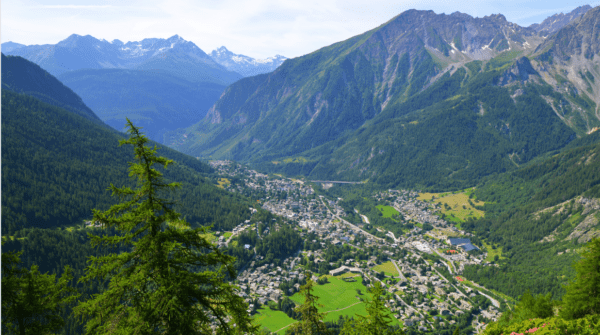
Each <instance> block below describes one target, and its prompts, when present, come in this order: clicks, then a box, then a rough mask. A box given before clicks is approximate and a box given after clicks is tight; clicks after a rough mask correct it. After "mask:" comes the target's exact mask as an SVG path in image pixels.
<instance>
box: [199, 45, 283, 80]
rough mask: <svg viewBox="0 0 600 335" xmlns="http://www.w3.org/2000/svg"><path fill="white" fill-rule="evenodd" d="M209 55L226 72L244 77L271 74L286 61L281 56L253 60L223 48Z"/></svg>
mask: <svg viewBox="0 0 600 335" xmlns="http://www.w3.org/2000/svg"><path fill="white" fill-rule="evenodd" d="M209 55H210V57H211V58H212V59H213V60H214V61H215V62H217V63H219V64H221V65H223V66H224V67H225V68H226V69H227V70H229V71H235V72H237V73H239V74H241V75H242V76H244V77H251V76H256V75H259V74H263V73H269V72H273V71H274V70H275V69H276V68H277V67H279V65H281V64H282V63H283V62H284V61H285V60H286V59H287V57H284V56H281V55H275V56H274V57H268V58H266V59H255V58H252V57H248V56H244V55H238V54H234V53H233V52H231V51H229V50H227V48H226V47H224V46H222V47H220V48H218V49H216V50H213V51H212V52H211V53H210V54H209Z"/></svg>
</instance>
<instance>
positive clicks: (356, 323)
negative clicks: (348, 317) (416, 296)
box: [342, 281, 404, 335]
mask: <svg viewBox="0 0 600 335" xmlns="http://www.w3.org/2000/svg"><path fill="white" fill-rule="evenodd" d="M371 294H372V295H373V299H372V300H371V301H368V302H367V306H366V309H367V316H362V315H357V316H356V319H354V320H352V321H348V322H346V323H345V324H344V328H343V329H342V334H343V335H354V334H356V335H358V334H369V335H387V334H389V335H391V334H404V332H403V331H402V330H394V329H393V328H392V327H391V323H392V317H391V316H390V314H389V312H388V310H387V308H386V307H385V304H384V299H383V294H384V291H383V287H381V283H380V282H378V281H376V282H375V284H374V285H373V288H372V289H371Z"/></svg>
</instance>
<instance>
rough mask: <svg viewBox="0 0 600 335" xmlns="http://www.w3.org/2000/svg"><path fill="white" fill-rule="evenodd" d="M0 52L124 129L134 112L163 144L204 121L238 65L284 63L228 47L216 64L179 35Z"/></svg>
mask: <svg viewBox="0 0 600 335" xmlns="http://www.w3.org/2000/svg"><path fill="white" fill-rule="evenodd" d="M222 49H223V50H226V49H224V48H220V49H219V50H222ZM2 50H3V52H4V53H5V54H8V55H15V56H21V57H23V58H25V59H27V60H29V61H32V62H34V63H36V64H38V65H39V66H41V67H42V68H43V69H44V70H46V71H48V73H50V74H51V75H54V76H56V77H58V78H60V80H61V81H62V82H63V83H64V84H65V85H67V86H68V87H69V88H70V89H72V90H73V91H74V92H76V93H77V94H78V95H79V96H80V97H81V98H82V99H83V102H85V104H86V105H87V106H89V107H90V108H91V109H92V110H94V111H95V112H96V114H97V115H98V116H99V117H100V119H101V120H102V121H104V122H105V123H106V124H108V125H110V126H111V127H113V128H115V129H117V130H122V129H123V126H124V125H125V117H129V118H130V119H131V120H135V121H136V122H138V124H139V125H140V126H142V127H144V131H145V132H146V134H147V135H148V136H149V137H150V138H151V139H153V140H156V141H158V142H163V135H164V134H165V133H167V132H169V131H173V130H175V129H178V128H182V127H187V126H189V125H190V124H193V123H196V122H198V121H199V120H201V119H202V118H203V117H204V116H205V115H206V113H207V111H208V110H209V109H210V107H211V106H212V105H213V104H214V102H215V101H217V100H218V98H219V97H220V95H221V94H222V93H223V90H224V89H225V87H226V85H228V84H230V83H232V82H234V81H236V80H238V79H240V78H242V75H241V74H239V73H238V72H236V71H235V70H240V71H242V72H243V73H246V74H251V73H254V72H256V73H263V72H268V71H272V69H274V68H276V67H277V66H278V65H279V64H281V62H283V60H285V57H281V56H276V57H274V58H269V59H267V60H254V59H252V58H249V57H246V56H241V55H235V54H233V53H231V52H229V51H227V52H225V53H221V54H220V55H221V56H220V57H219V58H218V59H219V61H218V62H217V61H215V60H213V58H212V57H211V56H209V55H207V54H206V53H204V51H202V50H201V49H200V48H198V47H197V46H196V45H195V44H194V43H192V42H189V41H186V40H184V39H183V38H181V37H180V36H178V35H175V36H172V37H170V38H168V39H159V38H148V39H144V40H142V41H139V42H127V43H123V42H121V41H119V40H114V41H112V42H108V41H106V40H98V39H96V38H94V37H92V36H89V35H88V36H80V35H75V34H73V35H71V36H69V37H68V38H67V39H65V40H63V41H61V42H59V43H57V44H56V45H31V46H26V45H23V44H18V43H14V42H6V43H3V44H2ZM213 53H214V52H213ZM220 63H223V64H224V65H223V66H222V65H220ZM236 66H237V67H236ZM244 71H245V72H244Z"/></svg>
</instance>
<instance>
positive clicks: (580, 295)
mask: <svg viewBox="0 0 600 335" xmlns="http://www.w3.org/2000/svg"><path fill="white" fill-rule="evenodd" d="M582 256H583V258H582V259H581V260H580V261H579V262H577V263H576V264H575V265H574V268H575V271H577V276H576V278H575V281H574V282H572V283H570V284H569V285H568V286H567V287H566V290H567V292H566V294H565V296H564V297H563V307H562V309H561V311H560V316H561V317H563V318H564V319H567V320H571V319H579V318H582V317H584V316H586V315H590V314H600V238H595V239H593V240H591V241H590V242H588V245H587V250H586V251H585V252H584V253H583V254H582Z"/></svg>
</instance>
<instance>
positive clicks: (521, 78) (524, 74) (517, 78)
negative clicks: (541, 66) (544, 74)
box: [498, 57, 539, 95]
mask: <svg viewBox="0 0 600 335" xmlns="http://www.w3.org/2000/svg"><path fill="white" fill-rule="evenodd" d="M531 76H536V77H538V78H539V73H538V72H537V71H536V70H535V69H534V68H533V66H531V63H530V62H529V59H528V58H527V57H521V58H520V59H519V60H517V61H516V62H515V64H513V66H511V67H510V68H509V69H508V70H506V71H504V73H503V75H502V76H501V77H500V79H499V82H498V85H500V86H506V85H509V84H511V83H514V82H527V81H528V80H529V79H530V77H531ZM521 94H522V93H521ZM519 95H520V94H519Z"/></svg>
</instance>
